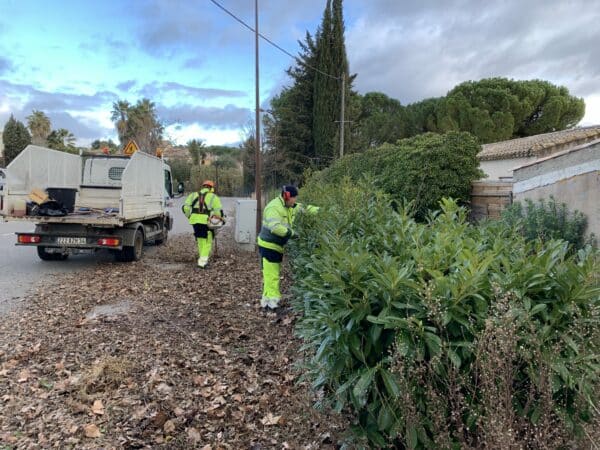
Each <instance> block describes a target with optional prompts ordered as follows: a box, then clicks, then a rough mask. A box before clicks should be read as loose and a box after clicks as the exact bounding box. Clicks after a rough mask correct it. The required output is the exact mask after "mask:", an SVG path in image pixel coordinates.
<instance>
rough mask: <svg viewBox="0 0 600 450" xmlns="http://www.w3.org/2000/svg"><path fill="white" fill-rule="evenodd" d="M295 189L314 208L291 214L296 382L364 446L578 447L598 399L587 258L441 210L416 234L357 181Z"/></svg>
mask: <svg viewBox="0 0 600 450" xmlns="http://www.w3.org/2000/svg"><path fill="white" fill-rule="evenodd" d="M301 194H302V196H303V200H304V201H306V202H312V203H315V204H318V205H320V206H322V208H321V211H320V213H319V214H317V215H314V216H309V215H301V216H300V217H299V218H298V231H299V233H300V236H301V239H298V240H295V241H293V242H292V243H291V244H290V246H289V247H290V254H291V264H292V269H293V270H292V273H293V276H294V286H293V290H294V292H295V303H294V307H295V309H296V310H297V311H298V312H299V313H300V314H301V318H300V319H299V322H298V325H297V334H298V335H299V337H301V338H302V339H303V341H304V348H305V350H306V351H307V353H308V355H310V357H309V360H308V361H307V367H306V371H307V372H306V373H307V377H308V378H309V379H310V380H311V381H312V383H313V386H314V388H315V389H317V390H320V391H321V392H322V393H323V394H324V397H323V398H324V400H325V401H328V402H331V404H332V405H333V406H334V407H335V408H336V409H337V410H338V411H343V412H344V413H346V414H349V415H350V416H351V417H353V418H354V421H355V430H354V431H355V432H356V436H357V438H358V439H363V440H364V441H365V442H363V444H368V445H370V446H374V447H385V446H394V447H396V448H481V447H486V448H515V447H524V448H532V447H533V448H538V447H539V448H545V447H544V445H546V446H548V448H558V447H561V446H564V447H573V446H574V447H581V446H586V445H589V441H586V439H589V435H590V434H589V433H590V429H588V428H589V427H591V430H592V431H593V429H596V430H597V429H598V415H597V411H598V405H597V402H598V394H599V392H600V390H599V373H600V372H599V368H600V338H599V336H600V335H599V333H600V317H599V308H600V282H599V276H598V274H599V273H600V270H599V269H600V264H599V259H598V254H597V253H595V252H594V250H592V249H591V248H589V247H588V248H586V249H585V250H581V251H579V252H578V253H577V254H576V255H574V256H572V257H569V256H567V244H566V243H565V242H562V241H549V242H547V243H545V244H542V243H539V242H538V243H532V242H527V241H525V240H524V239H523V238H522V236H520V235H519V234H517V233H516V232H514V231H513V230H512V229H511V228H509V227H507V226H506V225H504V224H502V223H501V222H495V223H489V224H485V225H484V226H480V227H475V226H472V225H470V224H468V223H467V222H466V212H465V210H464V209H462V208H460V207H458V206H457V204H456V203H454V202H453V201H449V200H444V201H443V203H442V211H441V212H440V213H439V214H434V215H431V216H429V220H428V223H426V224H423V223H418V222H416V221H415V220H413V219H412V218H410V217H409V216H408V215H407V214H406V213H405V212H404V211H403V210H402V209H401V210H400V211H398V212H396V211H394V210H392V209H391V208H390V207H389V204H390V197H389V196H387V195H385V194H382V193H377V192H367V191H365V190H364V189H362V188H361V187H360V186H357V185H356V184H354V183H347V182H341V183H340V185H338V186H336V187H327V186H312V188H311V189H310V190H307V189H305V190H303V191H302V192H301ZM594 421H595V423H596V426H595V428H594V427H592V425H593V423H594ZM586 433H587V434H586ZM586 442H587V444H586Z"/></svg>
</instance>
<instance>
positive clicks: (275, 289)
mask: <svg viewBox="0 0 600 450" xmlns="http://www.w3.org/2000/svg"><path fill="white" fill-rule="evenodd" d="M297 196H298V189H297V188H296V187H295V186H283V188H282V189H281V195H279V196H278V197H276V198H274V199H273V200H271V201H270V202H269V203H268V204H267V206H266V207H265V210H264V212H263V218H262V227H261V229H260V234H259V236H258V239H257V241H258V250H259V252H260V259H261V267H262V275H263V293H262V298H261V300H260V306H262V307H263V308H271V309H275V308H277V307H278V306H279V302H280V300H281V292H279V273H280V270H281V261H282V260H283V253H284V246H285V244H286V243H287V241H288V240H289V239H290V238H295V237H297V234H296V233H295V232H294V229H293V228H292V226H293V224H294V219H295V217H296V213H297V212H298V211H301V210H306V211H307V212H317V211H318V210H319V208H317V207H316V206H307V207H303V206H302V205H301V204H300V203H296V197H297Z"/></svg>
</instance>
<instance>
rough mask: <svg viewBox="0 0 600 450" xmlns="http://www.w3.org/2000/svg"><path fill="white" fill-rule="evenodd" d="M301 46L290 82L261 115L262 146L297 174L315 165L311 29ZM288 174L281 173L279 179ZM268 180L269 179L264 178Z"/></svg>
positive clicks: (314, 53)
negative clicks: (262, 121) (269, 108)
mask: <svg viewBox="0 0 600 450" xmlns="http://www.w3.org/2000/svg"><path fill="white" fill-rule="evenodd" d="M299 45H300V47H301V49H302V51H301V53H300V54H299V56H298V64H297V65H296V66H293V67H290V68H289V69H288V70H287V74H288V75H289V77H290V78H291V79H292V81H293V84H292V85H291V86H290V87H286V88H284V89H283V90H282V92H281V93H280V94H279V95H277V96H275V97H274V98H273V99H272V100H271V110H270V111H269V114H268V115H266V116H265V118H264V127H265V133H264V135H265V148H264V150H265V151H266V152H267V154H269V155H270V154H272V153H275V154H276V155H277V159H278V160H281V159H283V160H284V161H285V166H286V172H289V173H292V174H294V175H296V177H297V178H300V176H301V175H302V173H303V172H304V170H305V169H307V168H310V167H316V160H315V150H314V142H313V134H312V126H313V121H312V114H313V94H314V79H315V71H314V69H313V67H315V66H316V59H315V55H316V44H315V42H314V39H313V37H312V36H311V35H310V33H308V32H307V33H306V37H305V41H304V42H299ZM286 177H287V178H289V179H288V180H287V181H285V182H290V180H291V178H290V177H288V176H287V174H284V173H282V174H281V175H280V177H279V178H278V179H282V178H286ZM266 181H269V180H266Z"/></svg>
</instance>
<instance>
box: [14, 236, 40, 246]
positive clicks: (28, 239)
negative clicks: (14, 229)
mask: <svg viewBox="0 0 600 450" xmlns="http://www.w3.org/2000/svg"><path fill="white" fill-rule="evenodd" d="M41 240H42V237H41V236H37V235H35V234H19V237H18V238H17V242H19V244H37V243H39V242H40V241H41Z"/></svg>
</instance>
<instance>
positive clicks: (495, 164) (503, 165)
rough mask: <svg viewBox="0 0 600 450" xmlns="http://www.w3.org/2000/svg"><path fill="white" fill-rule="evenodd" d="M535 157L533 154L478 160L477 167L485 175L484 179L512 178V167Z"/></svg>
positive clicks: (533, 159)
mask: <svg viewBox="0 0 600 450" xmlns="http://www.w3.org/2000/svg"><path fill="white" fill-rule="evenodd" d="M536 159H537V158H536V157H535V156H530V157H526V158H513V159H499V160H494V161H480V162H479V167H481V170H483V172H484V173H485V174H486V175H487V178H486V180H500V179H501V178H512V176H513V169H515V168H517V167H519V166H522V165H523V164H526V163H529V162H531V161H535V160H536Z"/></svg>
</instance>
